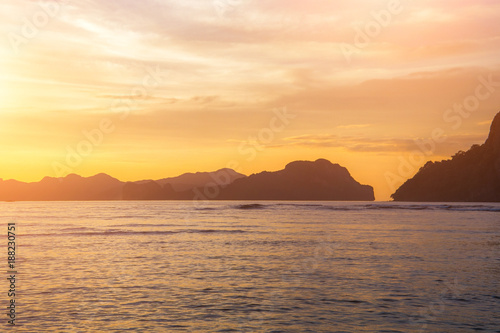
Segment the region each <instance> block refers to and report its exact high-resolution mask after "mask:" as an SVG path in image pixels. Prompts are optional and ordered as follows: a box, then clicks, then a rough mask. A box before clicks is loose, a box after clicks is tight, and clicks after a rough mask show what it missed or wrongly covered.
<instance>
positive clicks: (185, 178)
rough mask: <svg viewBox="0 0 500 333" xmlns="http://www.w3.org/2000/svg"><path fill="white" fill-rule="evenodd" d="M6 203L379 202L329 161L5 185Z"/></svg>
mask: <svg viewBox="0 0 500 333" xmlns="http://www.w3.org/2000/svg"><path fill="white" fill-rule="evenodd" d="M0 200H3V201H56V200H61V201H62V200H359V201H373V200H375V197H374V193H373V188H372V187H371V186H369V185H361V184H360V183H358V182H357V181H356V180H354V178H352V176H351V175H350V174H349V172H348V171H347V169H346V168H344V167H342V166H340V165H338V164H333V163H331V162H330V161H328V160H325V159H318V160H316V161H314V162H312V161H295V162H291V163H289V164H288V165H287V166H286V167H285V169H283V170H280V171H276V172H267V171H264V172H261V173H258V174H253V175H250V176H248V177H247V176H245V175H243V174H240V173H238V172H236V171H234V170H232V169H227V168H225V169H220V170H217V171H214V172H197V173H185V174H182V175H180V176H178V177H172V178H163V179H159V180H141V181H136V182H122V181H120V180H118V179H116V178H113V177H111V176H109V175H107V174H104V173H100V174H97V175H95V176H92V177H81V176H78V175H76V174H70V175H67V176H66V177H60V178H54V177H45V178H43V179H42V180H41V181H40V182H33V183H25V182H20V181H17V180H6V181H3V180H1V181H0Z"/></svg>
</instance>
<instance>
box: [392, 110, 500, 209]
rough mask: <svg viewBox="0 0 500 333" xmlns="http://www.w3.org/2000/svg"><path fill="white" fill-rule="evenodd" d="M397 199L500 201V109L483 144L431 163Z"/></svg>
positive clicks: (398, 194)
mask: <svg viewBox="0 0 500 333" xmlns="http://www.w3.org/2000/svg"><path fill="white" fill-rule="evenodd" d="M391 197H392V198H393V199H394V200H395V201H418V202H448V201H451V202H500V112H499V113H497V115H496V116H495V118H494V119H493V122H492V124H491V128H490V133H489V136H488V139H487V140H486V142H485V143H484V144H482V145H473V146H472V147H471V148H470V149H469V150H468V151H467V152H463V151H459V152H458V153H456V154H455V155H454V156H453V157H452V158H451V159H449V160H444V161H440V162H430V161H429V162H427V163H426V164H425V165H424V166H423V167H422V168H421V169H420V170H419V171H418V172H417V174H416V175H415V176H413V177H412V178H411V179H409V180H407V181H406V182H405V183H404V184H403V185H401V187H399V188H398V189H397V190H396V192H395V193H394V194H392V195H391Z"/></svg>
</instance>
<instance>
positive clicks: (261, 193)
mask: <svg viewBox="0 0 500 333" xmlns="http://www.w3.org/2000/svg"><path fill="white" fill-rule="evenodd" d="M218 199H226V200H359V201H372V200H375V197H374V194H373V188H372V187H371V186H368V185H361V184H359V183H358V182H357V181H355V180H354V179H353V178H352V177H351V175H350V174H349V172H348V171H347V169H346V168H344V167H341V166H340V165H338V164H332V163H331V162H329V161H327V160H324V159H319V160H317V161H315V162H309V161H296V162H291V163H289V164H288V165H287V166H286V167H285V169H284V170H281V171H276V172H261V173H258V174H254V175H251V176H249V177H246V178H241V179H237V180H235V181H234V182H233V183H232V184H231V185H229V186H228V187H227V188H225V189H222V190H221V193H220V195H219V197H218Z"/></svg>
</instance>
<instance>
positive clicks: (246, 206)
mask: <svg viewBox="0 0 500 333" xmlns="http://www.w3.org/2000/svg"><path fill="white" fill-rule="evenodd" d="M268 206H270V205H263V204H258V203H252V204H242V205H237V206H235V208H236V209H263V208H266V207H268Z"/></svg>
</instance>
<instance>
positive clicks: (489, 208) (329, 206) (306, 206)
mask: <svg viewBox="0 0 500 333" xmlns="http://www.w3.org/2000/svg"><path fill="white" fill-rule="evenodd" d="M227 208H228V207H227V206H220V207H217V208H216V207H210V209H211V210H225V209H227ZM229 208H232V209H237V210H242V209H243V210H252V209H284V208H287V209H290V208H292V209H302V210H333V211H364V210H381V211H382V210H387V211H390V210H406V211H424V210H427V211H457V212H500V204H464V203H453V204H442V203H418V204H407V203H386V202H381V203H369V204H353V203H349V202H346V203H344V202H343V203H339V202H336V203H319V204H317V203H315V204H310V203H297V202H293V203H268V204H267V203H251V204H240V205H236V206H230V207H229Z"/></svg>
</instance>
